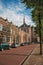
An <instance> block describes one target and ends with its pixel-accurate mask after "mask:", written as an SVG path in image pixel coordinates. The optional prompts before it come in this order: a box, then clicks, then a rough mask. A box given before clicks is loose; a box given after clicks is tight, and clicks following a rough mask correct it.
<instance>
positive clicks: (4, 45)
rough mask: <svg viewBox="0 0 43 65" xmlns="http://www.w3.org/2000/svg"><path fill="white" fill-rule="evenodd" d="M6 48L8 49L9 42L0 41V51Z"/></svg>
mask: <svg viewBox="0 0 43 65" xmlns="http://www.w3.org/2000/svg"><path fill="white" fill-rule="evenodd" d="M7 49H10V46H9V44H8V43H7V42H2V43H1V44H0V51H3V50H7Z"/></svg>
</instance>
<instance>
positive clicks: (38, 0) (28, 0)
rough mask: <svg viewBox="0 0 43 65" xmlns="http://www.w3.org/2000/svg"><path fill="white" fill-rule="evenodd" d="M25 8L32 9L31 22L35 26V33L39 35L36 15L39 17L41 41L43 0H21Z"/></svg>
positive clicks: (42, 34)
mask: <svg viewBox="0 0 43 65" xmlns="http://www.w3.org/2000/svg"><path fill="white" fill-rule="evenodd" d="M21 2H22V3H24V4H25V6H26V7H27V8H31V9H32V12H31V13H32V20H33V22H35V24H36V31H37V33H39V19H38V14H39V13H40V16H41V18H40V19H41V27H42V28H41V36H42V40H43V0H21Z"/></svg>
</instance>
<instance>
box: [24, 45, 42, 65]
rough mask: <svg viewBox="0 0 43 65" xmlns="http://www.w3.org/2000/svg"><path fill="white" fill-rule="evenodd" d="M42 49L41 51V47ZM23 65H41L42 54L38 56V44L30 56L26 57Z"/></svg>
mask: <svg viewBox="0 0 43 65" xmlns="http://www.w3.org/2000/svg"><path fill="white" fill-rule="evenodd" d="M42 49H43V45H42ZM42 53H43V51H42ZM23 65H43V54H42V55H40V45H39V44H38V45H37V47H36V48H35V49H34V51H33V52H32V54H31V55H30V56H29V57H28V59H27V60H26V61H25V63H24V64H23Z"/></svg>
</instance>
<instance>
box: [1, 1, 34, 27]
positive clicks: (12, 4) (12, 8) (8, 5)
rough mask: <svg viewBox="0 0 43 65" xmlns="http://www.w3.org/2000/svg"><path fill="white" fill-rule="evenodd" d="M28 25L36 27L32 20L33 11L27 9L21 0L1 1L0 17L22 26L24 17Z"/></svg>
mask: <svg viewBox="0 0 43 65" xmlns="http://www.w3.org/2000/svg"><path fill="white" fill-rule="evenodd" d="M24 15H25V22H26V23H27V24H28V25H34V24H33V23H32V18H31V9H26V7H25V5H24V4H22V3H21V1H20V0H0V16H1V17H3V18H5V19H6V18H7V19H8V21H9V22H11V21H12V22H13V24H15V25H18V26H20V25H21V24H23V17H24Z"/></svg>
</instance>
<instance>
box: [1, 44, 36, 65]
mask: <svg viewBox="0 0 43 65" xmlns="http://www.w3.org/2000/svg"><path fill="white" fill-rule="evenodd" d="M35 47H36V45H35V44H31V45H27V46H21V47H18V48H13V49H10V50H5V51H2V52H1V51H0V65H21V64H22V63H23V61H24V60H25V59H26V57H27V56H28V55H29V54H30V53H31V51H32V50H33V49H34V48H35Z"/></svg>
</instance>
